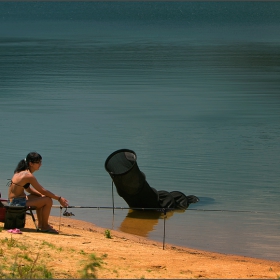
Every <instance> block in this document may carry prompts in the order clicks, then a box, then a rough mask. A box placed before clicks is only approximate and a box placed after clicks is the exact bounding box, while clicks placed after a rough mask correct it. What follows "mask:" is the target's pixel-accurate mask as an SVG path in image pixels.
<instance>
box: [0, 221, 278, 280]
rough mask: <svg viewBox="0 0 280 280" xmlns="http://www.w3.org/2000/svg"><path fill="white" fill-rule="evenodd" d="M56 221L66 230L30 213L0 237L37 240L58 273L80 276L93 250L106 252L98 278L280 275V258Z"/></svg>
mask: <svg viewBox="0 0 280 280" xmlns="http://www.w3.org/2000/svg"><path fill="white" fill-rule="evenodd" d="M60 222H61V223H60ZM50 224H51V225H52V226H53V227H54V228H56V229H57V230H60V234H58V235H54V234H48V233H40V232H37V231H36V229H35V226H34V223H33V221H32V220H31V217H30V216H27V219H26V226H25V228H24V229H22V234H10V233H8V232H7V231H6V230H3V231H2V232H1V233H0V237H1V239H3V238H5V237H7V238H10V237H12V238H14V239H16V240H18V241H22V242H25V243H26V244H27V243H30V244H33V245H32V251H30V252H31V253H35V252H36V251H38V250H41V251H40V252H41V254H42V257H43V256H44V254H48V255H47V258H48V260H50V261H48V263H47V265H48V267H49V268H50V269H52V270H53V278H60V279H62V278H64V279H69V278H80V277H79V274H78V272H77V271H79V270H80V269H81V263H82V262H84V261H85V258H86V257H87V256H89V254H92V253H94V254H95V255H96V256H97V257H100V256H106V258H105V259H104V263H103V264H102V268H100V269H98V270H97V278H103V279H116V278H120V279H124V278H126V279H139V278H142V279H144V278H145V279H148V278H150V279H159V278H163V279H175V278H176V279H179V278H181V279H186V278H188V279H190V278H205V279H206V278H212V279H217V278H220V279H226V278H228V279H233V278H235V279H236V278H238V279H241V278H242V279H279V278H280V262H277V261H269V260H263V259H257V258H251V257H243V256H235V255H226V254H221V253H214V252H207V251H202V250H196V249H190V248H186V247H181V246H176V245H172V244H168V243H165V249H164V250H163V247H162V242H159V241H153V240H150V239H148V238H145V237H140V236H135V235H132V234H129V233H123V232H119V231H116V230H110V234H111V237H112V238H107V237H106V236H105V234H104V233H105V230H106V229H105V228H101V227H97V226H96V225H95V224H93V223H90V222H85V221H82V220H76V219H73V218H69V217H61V218H60V217H55V216H51V217H50ZM59 224H60V228H59ZM42 242H43V243H42ZM47 243H49V244H54V245H53V246H54V247H55V248H60V250H59V251H58V250H56V252H52V250H51V248H48V250H47V249H44V251H43V252H44V253H42V249H40V246H42V244H47ZM40 244H41V245H40ZM50 247H51V246H50Z"/></svg>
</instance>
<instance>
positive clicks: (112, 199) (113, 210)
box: [112, 180, 115, 215]
mask: <svg viewBox="0 0 280 280" xmlns="http://www.w3.org/2000/svg"><path fill="white" fill-rule="evenodd" d="M112 203H113V215H115V202H114V181H113V180H112Z"/></svg>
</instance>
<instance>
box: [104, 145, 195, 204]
mask: <svg viewBox="0 0 280 280" xmlns="http://www.w3.org/2000/svg"><path fill="white" fill-rule="evenodd" d="M136 160H137V157H136V154H135V153H134V152H133V151H132V150H127V149H122V150H118V151H116V152H114V153H112V154H111V155H110V156H109V157H108V158H107V160H106V162H105V169H106V171H107V172H108V173H109V174H110V176H111V178H112V180H113V182H114V184H115V186H116V189H117V192H118V194H119V196H121V197H122V198H123V199H124V200H125V201H126V203H127V204H128V205H129V207H132V208H175V209H176V208H177V209H187V207H188V206H189V204H190V203H195V202H197V201H198V198H197V197H195V196H188V197H187V196H185V195H184V194H183V193H181V192H171V193H170V192H167V191H157V190H155V189H154V188H151V187H150V185H149V184H148V182H147V181H146V176H145V174H144V173H143V172H141V171H140V169H139V167H138V165H137V162H136Z"/></svg>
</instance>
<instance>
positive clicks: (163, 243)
mask: <svg viewBox="0 0 280 280" xmlns="http://www.w3.org/2000/svg"><path fill="white" fill-rule="evenodd" d="M163 211H164V217H163V241H162V249H163V250H164V248H165V220H166V210H165V209H163Z"/></svg>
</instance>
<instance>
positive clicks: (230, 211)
mask: <svg viewBox="0 0 280 280" xmlns="http://www.w3.org/2000/svg"><path fill="white" fill-rule="evenodd" d="M52 207H53V208H84V209H113V210H114V209H116V210H128V209H131V210H156V211H161V212H166V211H172V210H177V209H175V208H148V207H147V208H145V207H142V208H140V207H115V206H114V207H112V206H68V207H62V206H60V205H53V206H52ZM186 211H201V212H229V213H254V214H277V215H280V213H278V212H266V211H252V210H226V209H198V208H193V209H189V208H188V209H186Z"/></svg>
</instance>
